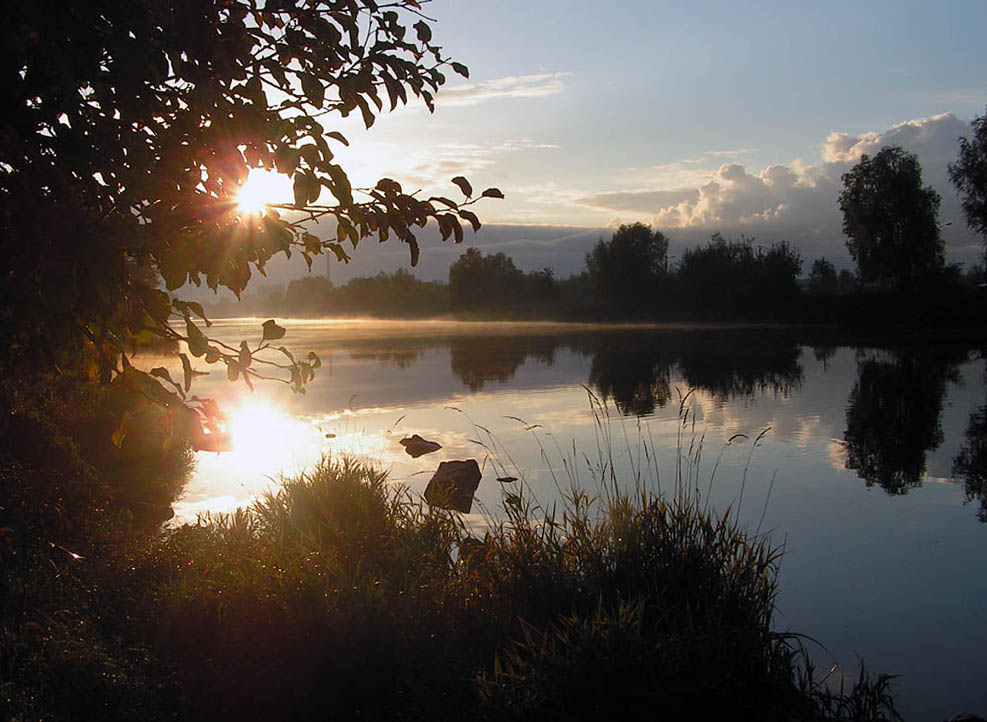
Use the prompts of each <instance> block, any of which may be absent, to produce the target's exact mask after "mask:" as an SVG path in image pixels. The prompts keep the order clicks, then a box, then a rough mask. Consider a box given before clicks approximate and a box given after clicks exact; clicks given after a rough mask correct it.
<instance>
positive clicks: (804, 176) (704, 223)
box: [578, 113, 980, 260]
mask: <svg viewBox="0 0 987 722" xmlns="http://www.w3.org/2000/svg"><path fill="white" fill-rule="evenodd" d="M969 131H970V128H969V126H968V125H967V124H966V123H963V122H962V121H960V120H959V119H958V118H957V117H956V116H955V115H953V114H951V113H943V114H940V115H934V116H931V117H928V118H920V119H917V120H909V121H906V122H903V123H898V124H897V125H894V126H892V127H891V128H889V129H887V130H884V131H880V132H866V133H859V134H850V133H840V132H833V133H830V134H829V136H828V137H827V138H826V139H825V141H824V142H823V143H822V145H821V147H820V157H819V161H818V162H816V163H815V164H811V165H805V164H802V163H800V162H798V161H796V162H793V163H791V164H788V165H772V166H768V167H767V168H763V169H761V170H757V171H755V170H750V169H748V168H746V167H745V166H744V165H742V164H740V163H737V162H731V163H724V164H722V165H720V166H719V168H717V169H715V170H713V169H709V168H706V169H702V168H695V167H693V168H692V169H691V170H690V172H691V173H693V174H698V173H702V174H704V176H705V177H704V178H703V179H702V180H698V181H697V182H695V183H693V184H689V185H683V184H677V185H676V186H675V187H672V188H649V189H638V190H631V191H625V192H619V193H618V192H610V193H599V194H595V195H587V196H584V197H583V198H581V199H579V200H578V202H579V203H581V204H582V205H587V206H592V207H596V208H607V209H611V210H614V211H623V212H628V211H633V212H637V213H639V214H646V216H647V220H650V221H651V222H653V223H655V224H657V225H658V226H659V227H660V228H662V229H666V230H672V229H679V231H680V233H679V234H678V235H679V236H680V237H682V238H688V239H690V241H691V240H692V239H694V238H695V237H696V235H697V234H696V232H699V231H703V232H711V231H714V230H721V231H723V232H724V233H725V234H727V235H737V234H739V233H745V234H747V235H755V236H757V238H758V239H759V240H762V241H765V242H769V241H776V240H788V241H791V242H793V243H795V244H796V245H798V246H799V247H800V248H801V250H802V253H803V255H804V256H806V257H807V258H813V257H817V256H819V255H826V256H829V257H836V258H841V257H846V256H847V251H846V248H845V245H844V239H843V234H842V228H841V225H842V217H841V215H840V212H839V208H838V206H837V197H838V195H839V191H840V188H841V187H842V180H841V176H842V175H843V173H846V172H847V171H848V170H849V169H850V168H851V167H852V166H853V164H854V163H856V162H857V161H859V160H860V157H861V156H862V155H864V154H868V155H873V154H874V153H876V152H877V151H878V150H880V149H881V148H882V147H884V146H888V145H898V146H901V147H902V148H904V149H905V150H907V151H909V152H912V153H915V154H916V155H917V156H918V158H919V162H920V163H921V164H922V170H923V180H924V182H925V183H926V184H928V185H931V186H932V187H934V188H935V189H936V190H937V191H939V193H940V194H941V195H942V207H941V213H940V218H941V219H942V221H943V222H952V225H951V226H949V227H946V228H945V229H944V233H943V235H944V238H945V240H946V243H947V250H948V251H949V252H950V255H951V256H952V257H953V258H957V259H959V260H966V257H967V256H969V257H970V258H972V257H973V255H974V254H975V253H976V251H977V249H978V248H979V247H980V244H979V241H978V240H977V239H974V238H971V236H970V234H969V232H968V231H967V229H966V227H965V222H964V221H963V216H962V213H961V211H960V206H959V201H958V198H957V196H956V193H955V191H954V190H953V188H952V186H951V184H950V183H949V180H948V176H947V170H946V168H947V164H948V163H949V162H950V161H952V160H954V159H955V158H956V153H957V148H958V146H957V138H959V136H961V135H968V134H969ZM725 153H727V152H724V151H715V152H710V153H707V154H705V155H707V156H710V157H712V158H717V157H720V156H721V154H725ZM729 153H730V154H732V155H734V156H736V155H738V154H739V153H740V151H730V152H729ZM686 162H688V163H692V162H693V161H686ZM686 162H680V163H686ZM683 167H684V166H683ZM670 235H672V237H673V242H674V238H675V234H674V233H671V234H670Z"/></svg>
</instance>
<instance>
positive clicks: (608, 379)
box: [589, 346, 672, 416]
mask: <svg viewBox="0 0 987 722" xmlns="http://www.w3.org/2000/svg"><path fill="white" fill-rule="evenodd" d="M670 377H671V359H670V358H669V356H668V355H667V351H666V352H662V351H661V350H658V349H656V348H653V347H652V348H647V349H643V350H642V349H637V350H630V349H623V348H622V349H617V348H614V347H612V346H610V347H606V348H601V349H600V350H599V351H597V352H596V354H595V355H594V356H593V363H592V366H591V367H590V372H589V383H590V385H591V386H594V387H596V388H597V389H598V390H599V392H600V394H601V395H602V396H603V398H604V400H607V399H611V398H612V399H613V400H614V403H615V404H616V405H617V409H618V410H619V411H620V412H621V413H622V414H625V415H627V416H631V415H636V416H644V415H647V414H651V413H653V412H654V410H655V408H656V407H657V408H661V407H662V406H664V405H665V404H667V403H668V400H669V399H670V398H671V397H672V392H671V388H670V386H669V384H670Z"/></svg>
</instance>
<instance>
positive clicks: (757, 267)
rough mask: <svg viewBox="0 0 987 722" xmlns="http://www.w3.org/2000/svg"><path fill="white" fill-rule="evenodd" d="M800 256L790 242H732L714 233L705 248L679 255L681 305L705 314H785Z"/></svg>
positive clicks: (795, 287) (795, 289) (794, 290)
mask: <svg viewBox="0 0 987 722" xmlns="http://www.w3.org/2000/svg"><path fill="white" fill-rule="evenodd" d="M801 271H802V258H801V256H800V255H799V253H798V251H797V250H796V249H795V248H793V247H792V246H790V245H789V244H788V243H785V242H781V243H774V244H772V245H771V247H770V248H768V249H765V248H764V247H763V246H757V248H755V246H754V239H752V238H746V237H744V236H741V238H740V240H739V241H730V240H727V239H726V238H724V237H723V235H722V234H720V233H719V232H717V233H714V234H713V235H712V237H711V238H710V241H709V243H707V244H706V245H705V246H696V247H695V248H690V249H688V250H686V252H685V253H684V254H683V255H682V262H681V264H679V268H678V274H677V279H678V285H679V287H680V290H681V293H682V300H683V302H684V303H686V304H688V305H690V306H692V307H693V308H694V309H695V310H696V311H698V312H700V313H701V314H703V315H707V316H708V315H715V316H720V317H730V316H736V315H738V314H740V315H742V314H752V313H753V314H758V315H761V314H764V313H765V311H769V310H770V311H773V312H775V313H781V314H784V313H785V312H787V310H788V308H789V307H790V303H791V301H792V299H794V298H795V297H796V296H797V295H798V292H799V287H798V276H799V274H800V273H801Z"/></svg>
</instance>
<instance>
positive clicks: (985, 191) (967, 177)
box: [949, 112, 987, 259]
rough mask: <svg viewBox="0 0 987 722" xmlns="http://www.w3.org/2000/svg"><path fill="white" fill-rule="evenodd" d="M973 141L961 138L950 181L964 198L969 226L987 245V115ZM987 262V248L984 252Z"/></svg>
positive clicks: (978, 122) (977, 122)
mask: <svg viewBox="0 0 987 722" xmlns="http://www.w3.org/2000/svg"><path fill="white" fill-rule="evenodd" d="M972 125H973V140H968V139H966V138H960V139H959V142H960V152H959V156H958V157H957V158H956V161H955V162H953V163H950V164H949V179H950V180H951V181H952V182H953V185H954V186H956V190H958V191H959V193H960V195H961V196H962V198H963V215H965V216H966V222H967V225H969V226H970V228H972V229H973V230H974V231H976V232H977V233H979V234H980V235H982V236H983V237H984V243H985V244H987V112H985V113H984V115H982V116H980V117H977V118H974V119H973V124H972ZM984 253H985V256H984V257H985V259H987V246H985V249H984Z"/></svg>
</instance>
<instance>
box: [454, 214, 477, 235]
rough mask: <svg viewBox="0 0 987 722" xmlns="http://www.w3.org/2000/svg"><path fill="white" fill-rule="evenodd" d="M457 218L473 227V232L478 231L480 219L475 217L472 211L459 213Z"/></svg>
mask: <svg viewBox="0 0 987 722" xmlns="http://www.w3.org/2000/svg"><path fill="white" fill-rule="evenodd" d="M459 217H460V218H462V219H463V220H464V221H469V223H470V225H471V226H473V232H474V233H476V232H477V231H478V230H480V219H479V218H477V217H476V214H475V213H473V212H472V211H466V210H463V211H459Z"/></svg>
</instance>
